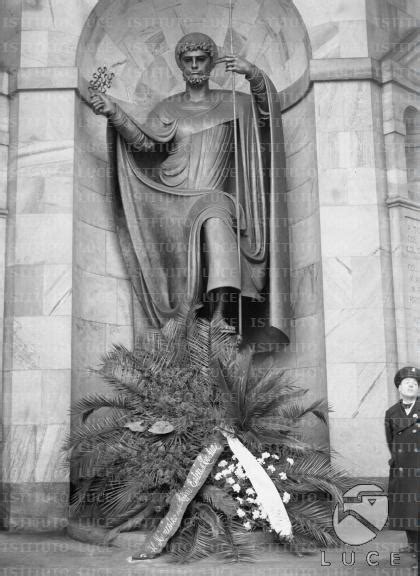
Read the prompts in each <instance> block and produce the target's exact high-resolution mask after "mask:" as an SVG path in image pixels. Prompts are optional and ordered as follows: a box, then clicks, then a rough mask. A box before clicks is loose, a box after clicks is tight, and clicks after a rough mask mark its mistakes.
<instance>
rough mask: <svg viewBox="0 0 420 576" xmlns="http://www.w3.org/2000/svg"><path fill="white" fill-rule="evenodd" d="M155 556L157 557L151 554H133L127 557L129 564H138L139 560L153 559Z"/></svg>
mask: <svg viewBox="0 0 420 576" xmlns="http://www.w3.org/2000/svg"><path fill="white" fill-rule="evenodd" d="M153 558H156V556H155V555H149V554H134V555H133V556H129V557H128V558H127V562H128V563H129V564H138V563H139V562H144V561H145V560H153Z"/></svg>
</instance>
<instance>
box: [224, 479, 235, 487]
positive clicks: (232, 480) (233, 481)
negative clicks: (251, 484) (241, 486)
mask: <svg viewBox="0 0 420 576" xmlns="http://www.w3.org/2000/svg"><path fill="white" fill-rule="evenodd" d="M226 482H227V483H228V484H230V485H232V484H235V480H234V479H233V478H227V479H226Z"/></svg>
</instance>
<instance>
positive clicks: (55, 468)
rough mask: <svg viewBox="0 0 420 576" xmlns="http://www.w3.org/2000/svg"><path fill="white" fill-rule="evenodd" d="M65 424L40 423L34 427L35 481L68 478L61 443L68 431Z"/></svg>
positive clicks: (59, 480)
mask: <svg viewBox="0 0 420 576" xmlns="http://www.w3.org/2000/svg"><path fill="white" fill-rule="evenodd" d="M69 431H70V430H69V426H68V425H67V424H49V425H46V424H42V425H39V426H37V429H36V445H35V450H36V464H35V469H34V479H35V482H65V481H66V480H68V478H69V471H68V465H67V464H66V455H65V453H64V452H63V445H64V442H65V439H66V437H67V435H68V433H69Z"/></svg>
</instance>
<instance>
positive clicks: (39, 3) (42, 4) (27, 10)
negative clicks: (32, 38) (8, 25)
mask: <svg viewBox="0 0 420 576" xmlns="http://www.w3.org/2000/svg"><path fill="white" fill-rule="evenodd" d="M22 4H23V6H22V20H21V27H22V30H32V31H35V30H48V29H49V28H52V27H53V25H54V21H53V16H54V15H53V11H52V5H51V2H49V1H47V0H36V1H35V2H32V1H31V0H24V2H23V3H22Z"/></svg>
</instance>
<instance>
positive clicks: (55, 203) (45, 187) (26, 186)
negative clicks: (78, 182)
mask: <svg viewBox="0 0 420 576" xmlns="http://www.w3.org/2000/svg"><path fill="white" fill-rule="evenodd" d="M73 185H74V182H73V177H72V176H71V175H66V176H58V175H57V176H52V177H51V178H44V177H42V176H34V177H31V176H30V175H27V176H20V177H19V186H20V189H19V194H18V195H17V197H16V211H17V213H20V214H54V213H59V214H70V213H72V212H73Z"/></svg>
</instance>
